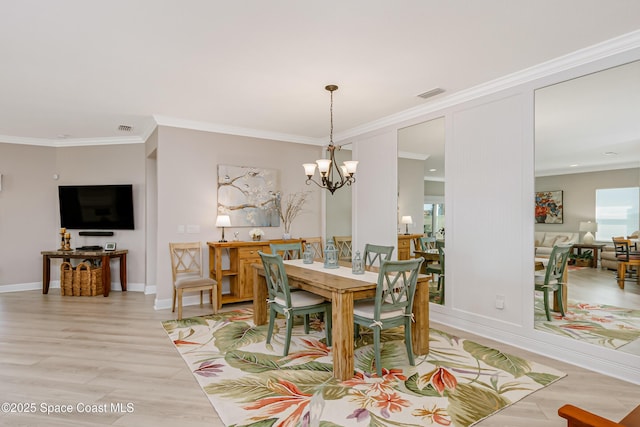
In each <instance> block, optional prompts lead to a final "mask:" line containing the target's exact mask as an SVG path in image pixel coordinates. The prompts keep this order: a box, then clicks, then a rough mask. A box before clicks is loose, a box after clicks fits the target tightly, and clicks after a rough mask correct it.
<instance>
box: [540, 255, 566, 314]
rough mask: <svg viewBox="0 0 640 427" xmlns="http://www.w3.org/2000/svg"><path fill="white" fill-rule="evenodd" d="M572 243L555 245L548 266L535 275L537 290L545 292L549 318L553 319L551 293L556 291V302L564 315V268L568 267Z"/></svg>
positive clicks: (545, 304)
mask: <svg viewBox="0 0 640 427" xmlns="http://www.w3.org/2000/svg"><path fill="white" fill-rule="evenodd" d="M570 251H571V245H563V246H561V245H557V246H554V247H553V249H552V250H551V254H550V255H549V261H548V262H547V267H546V268H545V269H544V273H536V274H535V276H534V278H535V279H534V285H535V290H536V291H540V292H543V294H544V311H545V314H546V315H547V320H549V321H550V320H551V310H550V308H549V293H550V292H555V293H556V304H557V305H558V307H559V308H560V314H562V316H563V317H564V304H563V303H562V300H563V298H562V285H563V280H564V270H565V268H567V260H568V259H569V252H570Z"/></svg>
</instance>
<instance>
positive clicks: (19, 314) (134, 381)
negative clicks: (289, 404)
mask: <svg viewBox="0 0 640 427" xmlns="http://www.w3.org/2000/svg"><path fill="white" fill-rule="evenodd" d="M153 302H154V296H153V295H144V294H142V293H137V292H112V293H111V295H110V296H109V297H108V298H104V297H62V296H60V295H59V294H58V293H57V292H56V290H53V291H52V292H51V293H50V294H48V295H42V294H41V293H40V292H39V291H29V292H15V293H3V294H0V361H1V363H0V396H1V397H2V399H0V400H1V401H2V402H13V403H16V404H18V403H21V404H25V403H35V404H36V406H37V410H36V411H35V412H32V413H4V412H0V425H2V426H47V427H58V426H83V427H87V426H88V427H91V426H107V425H113V426H125V427H127V426H131V427H133V426H136V427H140V426H154V427H156V426H157V427H162V426H184V427H195V426H214V427H215V426H222V425H223V424H222V423H221V421H220V420H219V418H218V416H217V414H216V412H215V410H214V409H213V407H212V406H211V404H210V403H209V401H208V399H207V397H206V396H205V394H204V392H203V391H202V390H201V389H200V387H199V386H198V384H197V383H196V380H195V379H194V377H193V375H192V374H191V372H189V370H188V369H187V366H186V365H185V363H184V362H183V360H182V358H181V357H180V356H179V355H178V353H177V351H176V350H175V349H174V348H173V345H172V344H171V342H170V341H169V338H168V336H167V335H166V333H165V332H164V330H163V329H162V326H161V324H160V322H161V321H162V320H167V319H171V318H174V316H173V314H172V313H171V311H170V310H159V311H156V310H154V309H153ZM235 307H237V306H235ZM235 307H234V306H233V305H231V306H225V307H224V309H225V310H226V309H233V308H235ZM209 312H211V307H210V306H207V305H205V306H204V307H199V306H189V307H185V314H184V315H185V317H189V316H195V315H198V314H206V313H209ZM433 326H434V327H438V328H441V329H443V330H446V331H449V332H455V333H457V334H458V335H460V336H462V337H467V338H470V339H473V340H475V341H477V342H480V343H483V344H485V345H490V346H494V347H498V348H500V349H502V350H503V351H507V352H510V353H513V354H516V355H518V356H521V357H525V358H528V359H531V360H535V361H538V362H540V363H543V364H546V365H552V366H554V367H555V368H556V369H559V370H561V371H563V372H566V373H567V374H568V377H566V378H564V379H562V380H560V381H558V382H556V383H554V384H552V385H551V386H549V387H546V388H544V389H542V390H540V391H538V392H535V393H533V394H532V395H530V396H528V397H526V398H525V399H523V400H521V401H520V402H517V403H516V404H514V405H512V406H511V407H509V408H506V409H504V410H502V411H501V412H499V413H498V414H496V415H494V416H491V417H489V418H487V419H486V420H484V421H481V422H480V423H478V424H477V425H478V426H480V427H497V426H510V427H519V426H523V427H524V426H527V427H538V426H539V427H551V426H557V427H560V426H564V425H565V424H564V423H563V421H564V420H562V419H561V418H560V417H558V416H557V413H556V411H557V409H558V408H559V407H560V406H562V405H563V404H564V403H572V404H575V405H578V406H581V407H583V408H586V409H589V410H591V411H594V412H597V413H598V414H600V415H602V416H605V417H608V418H611V419H614V420H619V419H620V418H622V417H623V416H624V415H625V414H626V413H627V412H629V411H630V410H632V409H633V408H635V407H636V406H637V405H638V403H640V386H637V385H634V384H631V383H627V382H624V381H621V380H617V379H614V378H610V377H607V376H603V375H601V374H597V373H594V372H590V371H588V370H584V369H581V368H577V367H575V366H572V365H569V364H566V363H562V362H558V361H554V360H552V359H549V358H545V357H541V356H539V355H535V354H532V353H528V352H525V351H523V350H520V349H517V348H513V347H509V346H506V345H504V344H500V343H496V342H493V341H491V340H487V339H484V338H481V337H476V336H473V335H470V334H467V333H465V332H461V331H455V330H453V329H451V328H448V327H445V326H443V325H433ZM43 403H44V404H48V405H72V406H73V410H74V412H73V413H71V414H61V413H56V414H50V415H47V414H46V413H44V412H42V410H41V404H43ZM79 403H81V404H104V403H106V404H107V405H110V404H111V403H114V404H118V403H120V404H123V405H124V410H123V411H121V412H113V411H111V410H110V408H109V410H108V411H107V412H106V413H78V412H77V410H76V405H77V404H79ZM127 404H131V409H132V410H131V411H130V412H127V410H126V405H127Z"/></svg>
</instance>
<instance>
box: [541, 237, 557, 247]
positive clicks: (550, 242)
mask: <svg viewBox="0 0 640 427" xmlns="http://www.w3.org/2000/svg"><path fill="white" fill-rule="evenodd" d="M555 241H556V236H545V237H544V240H543V241H542V246H544V247H545V248H552V247H553V243H554V242H555Z"/></svg>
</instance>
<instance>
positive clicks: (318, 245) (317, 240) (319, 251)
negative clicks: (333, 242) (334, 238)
mask: <svg viewBox="0 0 640 427" xmlns="http://www.w3.org/2000/svg"><path fill="white" fill-rule="evenodd" d="M302 240H304V244H305V245H309V247H310V248H311V252H312V253H313V259H324V244H323V243H322V237H303V238H302Z"/></svg>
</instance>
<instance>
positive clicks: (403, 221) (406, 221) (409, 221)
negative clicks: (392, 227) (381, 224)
mask: <svg viewBox="0 0 640 427" xmlns="http://www.w3.org/2000/svg"><path fill="white" fill-rule="evenodd" d="M400 223H401V224H413V219H411V215H405V216H403V217H402V219H401V220H400Z"/></svg>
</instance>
